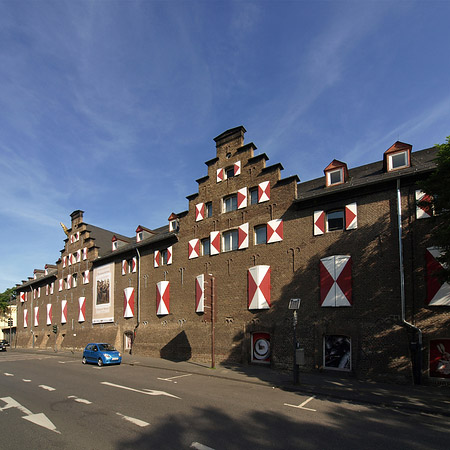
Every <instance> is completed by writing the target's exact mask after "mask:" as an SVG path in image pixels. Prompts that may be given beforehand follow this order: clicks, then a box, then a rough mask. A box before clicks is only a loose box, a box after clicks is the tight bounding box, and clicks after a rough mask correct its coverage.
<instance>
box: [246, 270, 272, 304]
mask: <svg viewBox="0 0 450 450" xmlns="http://www.w3.org/2000/svg"><path fill="white" fill-rule="evenodd" d="M270 290H271V285H270V266H254V267H250V269H248V309H269V308H270Z"/></svg>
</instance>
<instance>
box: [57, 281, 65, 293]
mask: <svg viewBox="0 0 450 450" xmlns="http://www.w3.org/2000/svg"><path fill="white" fill-rule="evenodd" d="M58 283H59V287H58V290H59V292H61V291H62V290H63V285H64V284H63V283H64V280H63V279H61V280H58Z"/></svg>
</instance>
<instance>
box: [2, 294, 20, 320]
mask: <svg viewBox="0 0 450 450" xmlns="http://www.w3.org/2000/svg"><path fill="white" fill-rule="evenodd" d="M15 298H16V289H15V288H10V289H6V291H4V292H2V293H0V315H2V316H3V315H4V314H5V313H6V312H7V311H8V307H9V305H10V303H11V301H12V300H14V299H15Z"/></svg>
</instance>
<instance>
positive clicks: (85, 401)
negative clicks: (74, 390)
mask: <svg viewBox="0 0 450 450" xmlns="http://www.w3.org/2000/svg"><path fill="white" fill-rule="evenodd" d="M67 398H73V399H74V400H75V401H76V402H78V403H84V404H85V405H92V402H90V401H89V400H85V399H84V398H78V397H76V396H75V395H69V396H68V397H67Z"/></svg>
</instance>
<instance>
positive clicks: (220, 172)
mask: <svg viewBox="0 0 450 450" xmlns="http://www.w3.org/2000/svg"><path fill="white" fill-rule="evenodd" d="M223 176H224V172H223V169H217V183H220V182H221V181H223Z"/></svg>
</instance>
